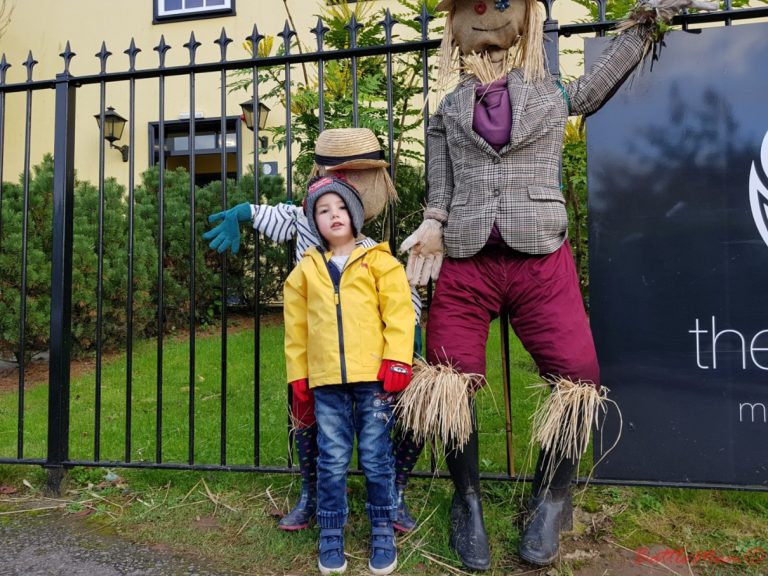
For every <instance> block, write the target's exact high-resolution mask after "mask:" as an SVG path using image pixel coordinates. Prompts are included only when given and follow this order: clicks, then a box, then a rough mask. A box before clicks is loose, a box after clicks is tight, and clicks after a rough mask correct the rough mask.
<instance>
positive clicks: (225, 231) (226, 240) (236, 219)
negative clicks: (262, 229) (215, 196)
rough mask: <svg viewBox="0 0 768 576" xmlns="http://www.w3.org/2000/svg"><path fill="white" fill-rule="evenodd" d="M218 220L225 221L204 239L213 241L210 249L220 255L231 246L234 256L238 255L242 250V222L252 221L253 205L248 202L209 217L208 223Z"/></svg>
mask: <svg viewBox="0 0 768 576" xmlns="http://www.w3.org/2000/svg"><path fill="white" fill-rule="evenodd" d="M218 220H223V222H222V223H221V224H219V225H218V226H216V228H214V229H213V230H208V232H206V233H205V234H203V239H205V240H211V243H210V244H208V247H209V248H211V249H212V250H216V251H218V253H219V254H221V253H222V252H224V251H225V250H226V249H227V248H229V247H230V246H231V247H232V254H237V251H238V250H240V222H249V221H250V220H251V205H250V204H249V203H248V202H243V203H242V204H238V205H237V206H235V207H234V208H230V209H229V210H224V212H217V213H216V214H211V215H210V216H208V222H216V221H218Z"/></svg>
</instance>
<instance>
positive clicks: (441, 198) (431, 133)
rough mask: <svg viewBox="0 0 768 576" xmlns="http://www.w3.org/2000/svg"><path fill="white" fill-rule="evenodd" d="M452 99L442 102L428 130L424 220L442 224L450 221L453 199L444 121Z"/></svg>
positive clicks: (451, 168)
mask: <svg viewBox="0 0 768 576" xmlns="http://www.w3.org/2000/svg"><path fill="white" fill-rule="evenodd" d="M450 98H451V96H450V95H449V96H447V97H446V98H444V99H443V101H442V102H440V105H439V106H438V107H437V111H436V112H435V113H434V114H433V115H432V117H431V118H430V120H429V128H428V129H427V145H428V150H429V158H428V162H427V176H428V180H429V196H428V198H427V210H426V212H425V213H424V218H434V219H435V220H438V221H440V222H445V221H446V220H447V219H448V208H449V207H450V205H451V198H452V197H453V166H452V165H451V156H450V153H449V151H448V138H447V137H446V134H445V121H444V119H443V112H444V110H443V108H444V105H445V104H446V102H447V101H449V99H450Z"/></svg>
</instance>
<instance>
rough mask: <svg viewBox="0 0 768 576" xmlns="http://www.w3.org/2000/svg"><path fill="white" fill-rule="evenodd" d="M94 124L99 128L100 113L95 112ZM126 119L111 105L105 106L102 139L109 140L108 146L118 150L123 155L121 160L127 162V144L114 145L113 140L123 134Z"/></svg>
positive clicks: (118, 138)
mask: <svg viewBox="0 0 768 576" xmlns="http://www.w3.org/2000/svg"><path fill="white" fill-rule="evenodd" d="M94 118H96V124H98V125H99V128H101V114H95V115H94ZM126 122H127V120H126V119H125V118H123V117H122V116H120V114H118V113H117V112H115V109H114V108H112V106H107V109H106V110H105V111H104V140H106V141H107V142H109V147H110V148H114V149H115V150H119V151H120V154H122V156H123V162H128V150H129V148H128V145H127V144H123V145H122V146H115V144H114V143H115V141H116V140H120V138H121V137H122V136H123V129H124V128H125V123H126Z"/></svg>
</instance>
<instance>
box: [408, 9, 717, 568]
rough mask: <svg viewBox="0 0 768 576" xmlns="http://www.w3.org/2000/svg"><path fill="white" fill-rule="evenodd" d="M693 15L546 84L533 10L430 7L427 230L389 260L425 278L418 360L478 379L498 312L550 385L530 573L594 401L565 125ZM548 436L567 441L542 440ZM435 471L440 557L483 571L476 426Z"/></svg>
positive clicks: (530, 527) (563, 524)
mask: <svg viewBox="0 0 768 576" xmlns="http://www.w3.org/2000/svg"><path fill="white" fill-rule="evenodd" d="M691 6H693V7H697V8H708V9H714V8H716V7H717V5H716V4H715V5H714V6H711V5H703V4H698V3H695V2H694V1H691V0H650V1H646V2H643V3H641V4H638V5H637V6H636V7H635V8H634V9H633V11H632V13H631V14H630V15H629V17H628V19H627V20H626V21H625V22H623V23H622V24H621V25H620V26H619V29H620V31H621V32H622V33H621V34H619V35H617V36H616V37H615V38H614V39H613V40H612V42H611V43H610V45H609V46H608V48H607V49H606V51H605V52H604V53H603V54H602V56H601V57H600V58H599V59H598V60H597V61H596V62H595V64H594V66H592V68H591V70H589V71H588V72H587V73H586V74H585V75H583V76H582V77H580V78H578V79H576V80H574V81H573V82H570V83H561V82H560V81H559V80H557V79H555V78H554V77H553V76H551V75H550V74H549V73H548V72H547V71H546V67H545V60H544V50H543V14H542V7H541V6H538V3H537V1H536V0H495V1H494V0H442V1H441V2H440V3H439V4H438V6H437V9H438V10H446V11H448V17H447V20H446V34H445V36H444V39H443V47H442V55H441V62H440V68H441V77H442V78H445V71H446V70H447V69H454V70H455V69H456V68H457V67H458V69H459V70H460V71H461V75H460V79H459V83H458V85H457V86H456V88H455V89H454V90H453V91H452V92H450V93H449V94H447V95H446V96H445V97H444V98H443V99H442V101H441V102H440V104H439V106H438V108H437V111H436V112H435V113H434V115H433V116H432V118H431V119H430V123H429V128H428V133H427V134H428V136H427V138H428V145H429V147H428V154H429V158H428V163H427V164H428V179H429V197H428V201H427V207H426V210H425V212H424V221H423V222H422V224H421V225H420V226H419V228H418V229H417V230H416V231H415V232H414V233H413V234H412V235H411V236H410V237H408V238H407V239H406V240H405V242H403V245H402V246H401V249H402V250H410V256H409V262H408V268H407V272H408V277H409V280H410V281H411V283H412V284H415V285H424V284H426V283H427V282H428V281H429V280H430V279H433V280H437V284H436V288H435V293H434V299H433V301H432V306H431V309H430V312H429V319H428V323H427V346H426V348H427V350H426V352H427V360H428V361H429V363H431V364H437V363H440V364H448V365H450V366H451V367H453V368H454V369H455V370H456V371H458V372H460V373H464V374H477V375H480V376H483V375H484V374H485V345H486V340H487V336H488V326H489V324H490V322H491V320H492V319H494V318H496V317H498V316H499V314H500V313H501V312H502V311H505V312H507V313H508V315H509V319H510V323H511V325H512V327H513V329H514V330H515V333H516V334H517V336H518V337H519V338H520V340H521V342H522V343H523V345H524V346H525V348H526V349H527V350H528V352H529V353H530V354H531V356H532V357H533V359H534V361H535V362H536V364H537V366H538V369H539V373H540V374H541V376H542V377H543V378H544V379H545V381H546V382H547V383H551V384H552V385H553V391H552V394H551V395H550V397H549V399H548V401H547V402H545V403H544V408H543V410H544V412H543V414H541V416H542V418H536V420H537V421H540V422H543V423H544V424H543V426H542V428H540V429H536V427H534V434H533V439H532V441H534V442H536V443H539V444H541V450H540V453H539V458H538V462H537V464H536V470H535V475H534V480H533V487H532V495H531V500H530V503H529V518H528V522H527V525H526V528H525V530H524V533H523V535H522V537H521V540H520V543H519V554H520V556H521V558H522V559H524V560H525V561H527V562H530V563H533V564H536V565H542V566H544V565H548V564H551V563H552V562H553V561H554V560H555V558H556V557H557V554H558V550H559V534H560V531H561V530H563V531H564V530H568V529H570V528H571V525H572V507H571V497H570V491H569V490H570V484H571V481H572V479H573V477H574V475H575V472H576V469H577V467H578V459H579V457H580V456H581V454H582V453H583V452H584V450H585V449H586V447H587V443H588V441H589V434H590V428H591V423H592V420H593V418H594V415H595V410H596V407H597V406H599V403H600V401H602V400H603V399H604V398H605V390H601V389H600V373H599V367H598V362H597V356H596V353H595V347H594V343H593V339H592V334H591V332H590V327H589V321H588V318H587V315H586V313H585V310H584V306H583V303H582V299H581V294H580V290H579V285H578V277H577V273H576V270H575V266H574V262H573V258H572V254H571V249H570V247H569V245H568V241H567V230H566V228H567V214H566V209H565V201H564V199H563V195H562V193H561V191H560V162H561V149H562V146H563V133H564V129H565V124H566V120H567V118H568V116H569V115H572V114H574V115H576V114H589V113H591V112H594V111H595V110H596V109H597V108H598V107H599V106H600V105H601V104H602V103H603V102H604V101H605V100H606V99H607V98H608V97H609V95H610V94H611V92H612V90H614V89H615V88H616V86H617V85H618V84H619V83H620V82H621V81H622V80H623V79H624V78H625V77H626V76H627V75H628V74H629V73H630V72H631V71H632V70H633V68H634V67H635V66H637V64H638V63H639V62H640V61H641V59H642V58H643V56H644V54H645V53H646V52H647V51H648V49H649V47H650V45H651V44H652V43H653V41H654V39H656V34H657V33H658V30H659V29H660V27H659V24H660V23H662V22H668V21H669V20H670V19H671V18H672V16H673V15H674V14H675V13H677V11H678V10H679V9H680V8H686V7H691ZM457 53H458V54H457ZM457 55H458V57H459V58H458V63H457V62H456V59H455V57H456V56H457ZM444 256H445V259H444ZM438 273H439V279H438ZM470 402H472V401H471V400H470ZM555 407H559V411H558V410H556V409H555ZM472 410H474V407H472ZM538 415H539V413H537V416H538ZM552 430H559V431H563V430H566V431H567V432H564V433H561V434H557V433H555V434H554V437H552V435H551V434H550V433H551V432H552ZM548 434H549V435H548ZM566 437H567V438H570V439H571V442H568V441H567V438H566ZM447 445H448V446H450V443H448V444H447ZM446 460H447V465H448V468H449V470H450V473H451V478H452V480H453V483H454V487H455V492H454V497H453V502H452V506H451V515H450V516H451V534H450V544H451V546H452V548H454V549H455V551H456V552H457V553H458V555H459V557H460V559H461V561H462V563H463V564H464V565H465V566H466V567H467V568H470V569H474V570H485V569H487V568H489V566H490V550H489V546H488V539H487V536H486V532H485V527H484V524H483V515H482V505H481V500H480V484H479V458H478V438H477V426H476V422H473V431H472V433H471V435H470V436H469V440H468V441H467V443H466V444H465V445H464V446H463V447H462V449H450V448H448V449H447V450H446Z"/></svg>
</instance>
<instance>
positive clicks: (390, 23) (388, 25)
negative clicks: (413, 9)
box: [379, 8, 397, 46]
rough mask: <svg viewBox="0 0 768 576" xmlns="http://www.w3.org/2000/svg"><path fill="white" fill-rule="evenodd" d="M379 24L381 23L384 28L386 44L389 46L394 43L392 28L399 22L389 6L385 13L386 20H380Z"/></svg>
mask: <svg viewBox="0 0 768 576" xmlns="http://www.w3.org/2000/svg"><path fill="white" fill-rule="evenodd" d="M379 24H381V26H382V28H384V37H385V38H386V44H387V46H390V45H391V44H392V28H394V26H395V24H397V18H394V17H393V16H392V12H390V11H389V8H387V11H386V13H385V14H384V20H382V21H381V22H379Z"/></svg>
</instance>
